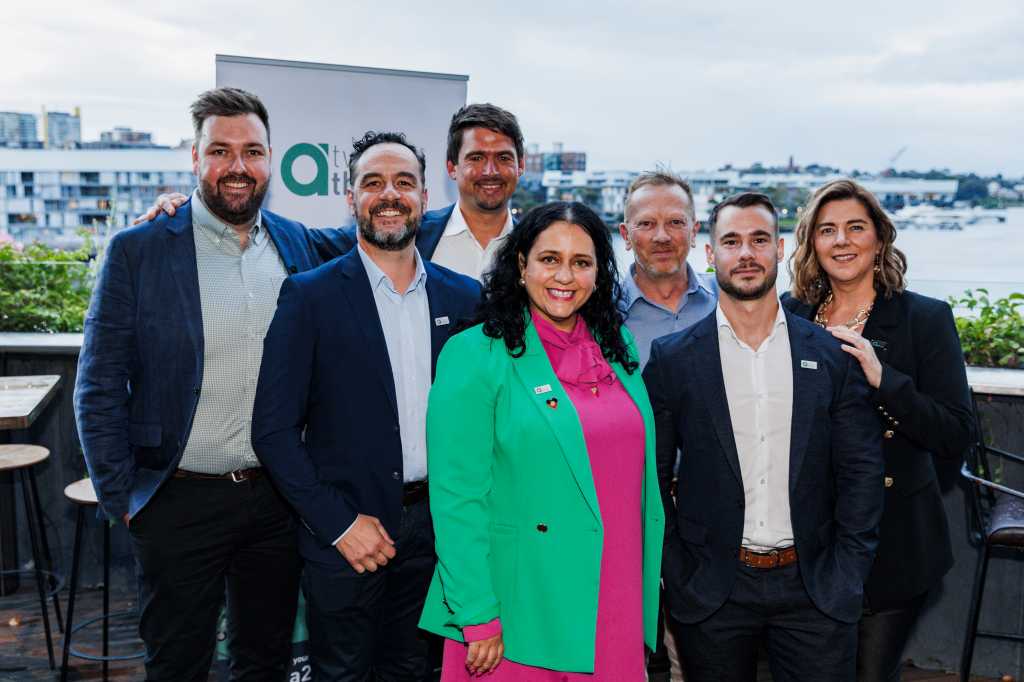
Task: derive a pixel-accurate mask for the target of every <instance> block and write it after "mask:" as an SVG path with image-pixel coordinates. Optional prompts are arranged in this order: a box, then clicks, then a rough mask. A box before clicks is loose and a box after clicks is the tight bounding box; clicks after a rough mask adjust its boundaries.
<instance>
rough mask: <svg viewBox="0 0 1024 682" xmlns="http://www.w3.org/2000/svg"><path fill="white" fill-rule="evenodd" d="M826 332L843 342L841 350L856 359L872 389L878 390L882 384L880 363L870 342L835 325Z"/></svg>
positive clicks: (845, 328)
mask: <svg viewBox="0 0 1024 682" xmlns="http://www.w3.org/2000/svg"><path fill="white" fill-rule="evenodd" d="M828 331H830V332H832V336H834V337H836V338H837V339H839V340H840V341H842V342H843V346H842V349H843V350H844V351H846V352H847V353H849V354H850V355H852V356H853V357H855V358H857V361H858V362H859V363H860V367H861V369H862V370H864V376H865V377H866V378H867V380H868V383H869V384H870V385H871V387H872V388H878V387H879V386H881V384H882V363H881V361H880V360H879V359H878V355H876V354H875V349H874V347H873V346H872V345H871V342H870V341H868V340H867V339H865V338H864V337H863V336H861V335H860V334H858V333H857V332H855V331H853V330H852V329H850V328H849V327H844V326H842V325H837V326H835V327H829V328H828Z"/></svg>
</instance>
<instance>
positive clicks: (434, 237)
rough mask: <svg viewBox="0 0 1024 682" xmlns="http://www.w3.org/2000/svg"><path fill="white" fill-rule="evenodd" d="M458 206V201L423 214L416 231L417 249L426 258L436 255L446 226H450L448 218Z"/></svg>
mask: <svg viewBox="0 0 1024 682" xmlns="http://www.w3.org/2000/svg"><path fill="white" fill-rule="evenodd" d="M456 206H458V203H455V204H452V205H451V206H449V207H447V208H442V209H439V210H437V211H429V212H427V213H426V214H425V215H424V216H423V222H422V223H421V224H420V229H419V231H418V232H417V233H416V249H417V250H418V251H419V252H420V255H421V256H423V258H425V259H426V260H430V259H431V258H433V257H434V251H436V250H437V245H438V243H439V242H440V241H441V237H442V236H443V235H444V230H445V228H446V227H448V220H449V219H450V218H451V217H452V211H454V210H455V208H456Z"/></svg>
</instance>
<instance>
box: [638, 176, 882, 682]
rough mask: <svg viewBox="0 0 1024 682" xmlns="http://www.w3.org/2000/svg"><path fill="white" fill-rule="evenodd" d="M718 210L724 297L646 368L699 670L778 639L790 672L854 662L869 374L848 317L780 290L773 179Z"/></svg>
mask: <svg viewBox="0 0 1024 682" xmlns="http://www.w3.org/2000/svg"><path fill="white" fill-rule="evenodd" d="M709 222H710V232H711V244H710V245H709V246H708V247H707V250H708V262H709V264H711V265H713V266H714V268H715V273H716V279H717V281H718V289H719V302H718V306H717V309H716V310H715V312H714V313H712V314H710V315H708V316H707V317H705V318H704V319H703V320H702V321H700V322H698V323H697V324H696V325H694V326H693V327H691V328H690V329H688V330H686V331H682V332H679V333H676V334H671V335H669V336H665V337H662V338H660V339H657V340H655V341H654V343H653V345H652V352H651V358H650V361H649V363H648V365H647V367H646V369H645V371H644V379H645V380H646V382H647V386H648V392H649V393H650V397H651V403H652V405H653V407H654V414H655V420H656V424H657V437H658V444H657V457H658V477H659V482H660V483H661V486H662V496H663V501H664V504H665V506H666V539H665V553H664V563H663V576H664V581H665V592H666V599H667V604H668V611H669V614H670V616H671V618H670V619H671V620H672V621H674V623H673V624H674V626H675V628H676V631H677V641H678V644H679V648H680V657H681V659H682V663H683V669H684V672H685V675H686V679H687V681H688V682H743V681H747V680H753V679H755V678H756V676H757V674H756V670H757V654H758V650H759V648H760V647H761V646H765V647H766V648H767V651H768V657H769V663H770V666H771V669H772V677H773V679H775V680H776V681H777V682H783V681H793V682H797V681H800V682H806V681H807V680H829V681H830V682H831V681H841V680H853V679H854V675H855V658H856V651H857V626H856V624H857V620H858V619H859V618H860V613H861V603H862V599H863V587H864V581H865V579H866V578H867V575H868V571H869V569H870V568H871V563H872V560H873V559H874V552H875V547H876V545H877V542H878V522H879V519H880V517H881V512H882V495H883V465H882V450H881V439H880V436H879V433H878V428H877V420H876V419H875V417H874V414H873V412H872V407H871V405H870V404H869V403H868V401H867V396H868V387H867V382H866V380H865V378H864V375H863V373H862V372H861V370H860V367H859V366H858V364H857V362H856V360H854V359H853V358H852V357H850V356H849V355H847V354H846V353H844V352H843V351H842V350H841V349H840V344H839V343H838V342H837V341H836V340H835V339H834V338H833V337H832V336H831V334H828V333H827V332H825V331H824V330H822V329H819V328H818V327H816V326H815V325H813V324H811V323H810V322H808V321H806V320H804V319H801V318H799V317H796V316H794V315H791V314H789V313H788V312H786V311H785V310H783V309H782V307H781V306H780V305H779V300H778V297H777V296H776V293H775V278H776V273H777V270H778V262H779V261H780V260H781V259H782V254H783V248H782V239H781V238H780V237H779V235H778V217H777V214H776V212H775V207H774V206H773V205H772V203H771V201H770V200H769V199H768V197H766V196H765V195H763V194H756V193H744V194H739V195H736V196H733V197H730V198H728V199H726V200H725V201H723V202H722V203H720V204H718V205H717V206H716V207H715V209H714V210H713V212H712V214H711V218H710V221H709ZM677 449H678V450H680V451H681V453H682V454H681V458H680V464H679V472H678V489H677V495H676V498H675V500H673V499H672V497H671V495H670V494H669V487H670V483H671V479H672V468H673V464H674V462H675V460H676V451H677Z"/></svg>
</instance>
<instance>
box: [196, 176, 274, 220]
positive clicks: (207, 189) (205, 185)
mask: <svg viewBox="0 0 1024 682" xmlns="http://www.w3.org/2000/svg"><path fill="white" fill-rule="evenodd" d="M225 182H246V183H249V184H251V185H252V186H253V191H252V195H251V196H250V197H249V198H248V199H246V200H243V201H230V202H229V201H228V200H227V199H226V198H225V197H224V195H223V194H221V192H220V185H221V183H225ZM268 184H269V181H267V182H264V183H263V184H262V185H260V184H259V183H257V182H256V179H255V178H253V177H252V176H250V175H225V176H224V177H222V178H221V179H220V180H218V181H217V184H216V185H213V184H211V183H209V182H207V181H205V180H203V181H202V182H201V183H200V196H201V197H202V199H203V203H204V204H206V208H208V209H210V212H211V213H213V214H214V215H215V216H217V217H218V218H220V219H221V220H223V221H224V222H226V223H227V224H229V225H245V224H246V223H249V222H251V221H252V220H253V219H254V218H255V217H256V214H257V213H259V210H260V206H262V205H263V198H264V197H265V196H266V195H267V186H268Z"/></svg>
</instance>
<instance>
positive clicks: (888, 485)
mask: <svg viewBox="0 0 1024 682" xmlns="http://www.w3.org/2000/svg"><path fill="white" fill-rule="evenodd" d="M893 483H894V481H893V478H892V476H886V477H885V487H886V488H891V487H892V484H893Z"/></svg>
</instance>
